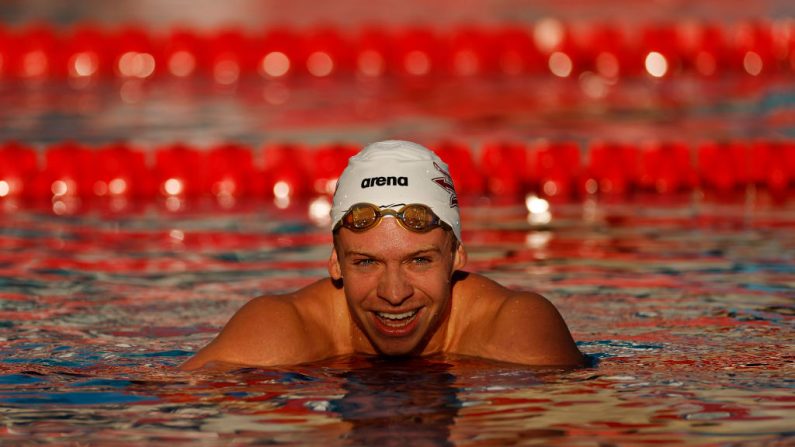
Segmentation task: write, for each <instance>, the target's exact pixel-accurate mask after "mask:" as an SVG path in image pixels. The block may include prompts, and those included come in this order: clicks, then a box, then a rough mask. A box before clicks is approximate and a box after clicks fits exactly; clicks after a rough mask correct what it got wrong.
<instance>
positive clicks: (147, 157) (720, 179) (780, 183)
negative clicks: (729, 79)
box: [0, 140, 795, 201]
mask: <svg viewBox="0 0 795 447" xmlns="http://www.w3.org/2000/svg"><path fill="white" fill-rule="evenodd" d="M429 147H431V148H432V149H433V150H434V151H436V152H437V153H438V154H439V155H440V156H441V157H442V158H443V159H444V160H445V161H447V163H448V164H449V166H450V172H451V175H452V177H453V181H454V182H455V185H456V189H457V191H458V193H459V194H460V195H462V196H468V195H488V196H491V197H500V198H503V197H504V198H511V197H512V198H518V197H522V196H524V195H525V194H528V193H531V194H537V195H539V196H541V197H547V198H564V199H568V198H577V197H583V196H587V195H593V194H599V195H606V196H626V195H628V194H632V193H636V192H642V193H656V194H675V193H683V192H689V191H694V190H696V189H700V190H705V191H714V192H717V193H724V194H731V193H736V192H740V191H744V190H745V189H746V188H747V187H749V186H756V187H758V188H762V189H765V190H767V191H770V192H771V193H772V194H788V193H789V192H791V191H793V190H795V141H773V140H753V141H752V140H734V141H726V142H719V141H707V142H703V143H700V144H695V145H689V144H686V143H682V142H677V141H657V142H652V143H647V144H630V143H623V142H610V141H592V142H590V143H587V144H586V145H584V146H581V145H579V144H577V143H573V142H548V141H543V142H533V143H527V142H522V141H493V142H487V143H485V144H482V145H479V146H477V147H475V146H470V145H467V144H464V143H457V142H449V141H447V142H438V143H436V144H433V143H432V144H429ZM358 149H359V147H358V146H356V145H351V144H332V145H324V146H313V147H309V146H302V145H295V144H272V145H267V146H265V147H263V148H252V147H248V146H245V145H239V144H231V143H230V144H221V145H217V146H214V147H209V148H195V147H189V146H186V145H184V144H172V145H168V146H163V147H156V148H140V147H135V146H133V145H130V144H126V143H117V144H112V145H108V146H102V147H90V146H86V145H82V144H78V143H73V142H63V143H58V144H54V145H51V146H48V147H46V148H43V149H36V148H32V147H28V146H25V145H21V144H18V143H14V142H8V143H5V144H0V200H16V201H35V200H41V199H53V198H60V197H81V198H91V197H124V198H130V199H138V198H140V199H152V198H155V197H165V198H169V197H185V198H190V197H204V196H209V197H215V198H217V199H218V200H226V199H235V198H242V197H269V198H277V199H278V198H298V197H303V198H307V197H313V196H318V195H330V194H331V193H332V192H333V191H334V186H335V182H336V179H337V177H338V176H339V175H340V173H341V172H342V170H343V169H344V167H345V165H346V164H347V159H348V157H350V156H351V155H353V154H355V153H356V152H357V151H358Z"/></svg>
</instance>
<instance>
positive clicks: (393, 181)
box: [362, 176, 409, 189]
mask: <svg viewBox="0 0 795 447" xmlns="http://www.w3.org/2000/svg"><path fill="white" fill-rule="evenodd" d="M371 186H409V178H408V177H392V176H390V177H370V178H366V179H363V180H362V189H364V188H369V187H371Z"/></svg>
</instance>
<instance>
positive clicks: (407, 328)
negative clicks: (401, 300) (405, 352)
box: [373, 309, 421, 337]
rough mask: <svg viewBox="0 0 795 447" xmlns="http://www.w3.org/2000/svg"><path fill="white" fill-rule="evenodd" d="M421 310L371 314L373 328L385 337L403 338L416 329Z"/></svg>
mask: <svg viewBox="0 0 795 447" xmlns="http://www.w3.org/2000/svg"><path fill="white" fill-rule="evenodd" d="M420 310H421V309H414V310H410V311H406V312H399V313H397V312H373V315H374V316H375V318H373V320H374V322H375V328H376V329H377V330H378V332H380V333H381V334H382V335H385V336H387V337H405V336H407V335H409V334H411V333H412V332H414V329H416V328H417V324H418V323H419V317H418V315H419V313H420Z"/></svg>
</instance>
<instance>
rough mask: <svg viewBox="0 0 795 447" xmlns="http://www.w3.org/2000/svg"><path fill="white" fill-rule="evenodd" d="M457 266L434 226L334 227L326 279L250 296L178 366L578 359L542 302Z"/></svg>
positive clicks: (458, 256)
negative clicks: (359, 359)
mask: <svg viewBox="0 0 795 447" xmlns="http://www.w3.org/2000/svg"><path fill="white" fill-rule="evenodd" d="M465 263H466V252H465V250H464V248H463V247H462V246H461V245H459V244H456V243H455V241H454V238H453V237H452V235H451V234H450V233H448V232H445V231H443V230H442V229H438V228H437V229H434V230H432V231H430V232H428V233H414V232H411V231H408V230H406V229H404V228H403V227H401V226H400V225H398V224H397V222H396V221H395V219H394V218H389V217H388V218H384V219H383V220H382V221H381V223H380V224H379V225H378V226H376V227H375V228H372V229H369V230H367V231H364V232H361V233H354V232H351V231H350V230H347V229H345V228H343V229H341V230H340V231H339V233H338V235H337V237H336V238H335V248H334V250H333V251H332V254H331V257H330V259H329V263H328V269H329V274H330V278H327V279H324V280H320V281H318V282H316V283H314V284H311V285H309V286H307V287H305V288H303V289H300V290H298V291H296V292H293V293H291V294H287V295H278V296H266V297H259V298H255V299H254V300H252V301H250V302H249V303H247V304H246V305H245V306H243V308H241V309H240V310H239V311H238V312H237V313H236V314H235V316H233V317H232V319H231V320H230V321H229V323H227V325H226V326H225V327H224V329H223V330H222V331H221V333H220V334H219V335H218V337H216V339H215V340H213V341H212V342H211V343H210V344H209V345H207V346H206V347H205V348H204V349H202V350H201V351H199V352H198V353H197V354H196V355H195V356H194V357H193V358H191V359H190V360H188V361H187V362H185V364H183V365H182V368H183V369H197V368H201V367H210V368H221V369H226V368H229V367H231V365H238V366H239V365H253V366H274V365H290V364H298V363H305V362H311V361H316V360H321V359H324V358H328V357H333V356H341V355H352V354H372V355H385V356H408V355H410V356H414V355H430V354H439V353H451V354H462V355H471V356H477V357H483V358H489V359H494V360H501V361H507V362H514V363H522V364H527V365H556V366H580V365H582V363H583V357H582V354H580V352H579V350H577V348H576V346H575V345H574V341H573V340H572V337H571V335H570V333H569V330H568V328H567V327H566V324H565V322H564V321H563V319H562V318H561V316H560V314H559V313H558V311H557V309H555V307H554V306H553V305H552V304H550V303H549V301H547V300H546V299H545V298H543V297H541V296H540V295H537V294H534V293H530V292H517V291H512V290H509V289H506V288H505V287H502V286H500V285H499V284H497V283H495V282H494V281H491V280H489V279H488V278H485V277H483V276H480V275H476V274H469V273H464V272H462V271H461V269H462V268H463V266H464V265H465Z"/></svg>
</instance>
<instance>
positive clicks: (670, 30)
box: [0, 19, 795, 84]
mask: <svg viewBox="0 0 795 447" xmlns="http://www.w3.org/2000/svg"><path fill="white" fill-rule="evenodd" d="M793 23H795V22H793V21H791V20H783V19H782V20H778V21H773V22H770V21H749V22H742V23H737V24H731V25H726V24H716V23H709V22H696V21H686V22H681V23H652V24H647V25H643V26H638V27H636V28H632V29H629V28H627V27H625V26H621V25H616V24H605V23H590V24H569V23H563V22H560V21H556V20H551V19H550V20H543V21H539V22H537V23H533V24H527V25H504V26H460V27H457V28H454V29H451V30H436V29H431V28H422V27H404V28H388V27H376V26H372V27H362V28H360V29H355V30H348V29H344V30H343V29H337V28H334V27H315V28H306V29H291V28H278V29H270V30H266V31H264V32H261V33H252V32H246V31H244V30H242V29H237V28H228V29H223V30H217V31H197V30H194V29H190V28H175V29H173V30H171V31H168V32H164V33H157V32H154V31H150V30H147V29H145V28H142V27H136V26H132V25H130V26H125V27H120V28H113V29H111V28H105V27H101V26H97V25H92V24H81V25H75V26H73V27H70V28H68V29H55V28H54V27H53V26H51V25H47V24H38V25H29V26H26V27H19V28H7V27H3V25H2V24H0V80H2V79H65V78H68V79H74V80H91V79H103V78H104V79H107V78H120V79H155V78H168V77H171V78H188V77H207V78H210V79H212V80H214V81H215V82H217V83H220V84H232V83H235V82H237V81H238V80H240V79H241V78H243V77H260V78H263V79H292V78H296V77H318V78H324V77H340V76H358V77H365V78H367V77H372V78H378V77H385V76H390V77H398V78H416V77H438V76H523V75H525V76H529V75H535V76H538V75H544V76H556V77H561V78H566V77H577V76H582V75H589V74H595V75H598V76H602V77H604V78H605V79H608V80H611V79H618V78H625V77H638V76H643V77H651V78H668V77H672V76H678V75H687V74H691V75H695V76H703V77H714V76H723V75H732V74H740V75H743V76H766V75H775V74H780V73H792V72H793V71H795V24H793Z"/></svg>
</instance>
